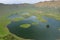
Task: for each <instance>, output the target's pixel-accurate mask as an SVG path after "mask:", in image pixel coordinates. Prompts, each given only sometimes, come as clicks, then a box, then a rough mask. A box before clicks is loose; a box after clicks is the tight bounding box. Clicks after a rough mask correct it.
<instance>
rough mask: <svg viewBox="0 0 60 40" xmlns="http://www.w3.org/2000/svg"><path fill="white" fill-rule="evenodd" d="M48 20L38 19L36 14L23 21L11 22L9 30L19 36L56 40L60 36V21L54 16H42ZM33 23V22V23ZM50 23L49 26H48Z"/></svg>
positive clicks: (38, 39)
mask: <svg viewBox="0 0 60 40" xmlns="http://www.w3.org/2000/svg"><path fill="white" fill-rule="evenodd" d="M42 18H44V19H45V20H47V22H44V23H43V22H40V21H38V20H36V17H35V16H31V17H29V18H27V19H25V20H22V21H16V22H11V23H10V24H8V25H7V28H8V29H9V31H10V32H11V33H13V34H15V35H17V36H19V37H22V38H25V39H34V40H56V39H58V38H60V30H58V28H60V21H58V20H55V19H53V18H48V17H45V16H44V17H42ZM32 23H33V24H32ZM22 24H30V27H28V28H22V27H20V25H22ZM47 25H49V28H47V27H46V26H47Z"/></svg>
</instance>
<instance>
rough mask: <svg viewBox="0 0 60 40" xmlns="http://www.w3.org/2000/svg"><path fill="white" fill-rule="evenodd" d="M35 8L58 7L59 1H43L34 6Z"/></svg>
mask: <svg viewBox="0 0 60 40" xmlns="http://www.w3.org/2000/svg"><path fill="white" fill-rule="evenodd" d="M35 6H36V7H42V6H48V7H60V1H45V2H39V3H36V4H35Z"/></svg>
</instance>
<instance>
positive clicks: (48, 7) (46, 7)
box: [0, 2, 60, 40]
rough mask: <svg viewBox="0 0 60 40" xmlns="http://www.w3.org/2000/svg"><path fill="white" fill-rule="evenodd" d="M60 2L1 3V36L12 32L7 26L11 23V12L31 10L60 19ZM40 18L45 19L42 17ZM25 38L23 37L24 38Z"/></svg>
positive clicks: (33, 12)
mask: <svg viewBox="0 0 60 40" xmlns="http://www.w3.org/2000/svg"><path fill="white" fill-rule="evenodd" d="M59 4H60V2H43V3H36V4H34V5H31V4H18V5H16V4H13V5H4V4H0V37H1V36H2V37H3V36H5V35H7V34H10V33H9V31H8V29H7V28H6V26H7V24H9V23H10V20H9V19H8V16H9V15H11V14H15V13H18V14H20V13H21V12H29V13H30V14H31V15H35V16H37V17H38V19H39V17H41V16H48V17H53V18H55V19H56V20H60V6H59ZM39 20H43V21H44V19H42V18H40V19H39ZM22 40H23V39H22Z"/></svg>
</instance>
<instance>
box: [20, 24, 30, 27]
mask: <svg viewBox="0 0 60 40" xmlns="http://www.w3.org/2000/svg"><path fill="white" fill-rule="evenodd" d="M20 27H22V28H29V27H31V24H22V25H20Z"/></svg>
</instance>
